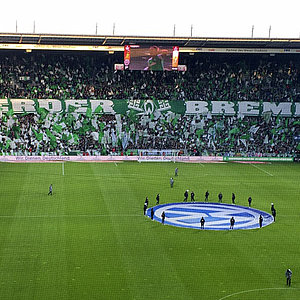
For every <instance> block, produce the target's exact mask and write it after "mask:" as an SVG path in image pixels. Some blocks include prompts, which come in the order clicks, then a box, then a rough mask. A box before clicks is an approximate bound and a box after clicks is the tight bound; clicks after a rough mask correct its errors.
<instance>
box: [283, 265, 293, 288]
mask: <svg viewBox="0 0 300 300" xmlns="http://www.w3.org/2000/svg"><path fill="white" fill-rule="evenodd" d="M292 274H293V272H292V271H291V269H287V270H286V272H285V277H286V285H288V286H291V283H292Z"/></svg>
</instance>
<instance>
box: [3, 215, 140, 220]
mask: <svg viewBox="0 0 300 300" xmlns="http://www.w3.org/2000/svg"><path fill="white" fill-rule="evenodd" d="M140 216H143V215H133V214H132V215H36V216H16V215H11V216H9V215H6V216H4V215H3V216H1V215H0V218H16V219H30V218H32V219H33V218H98V217H117V218H120V217H140Z"/></svg>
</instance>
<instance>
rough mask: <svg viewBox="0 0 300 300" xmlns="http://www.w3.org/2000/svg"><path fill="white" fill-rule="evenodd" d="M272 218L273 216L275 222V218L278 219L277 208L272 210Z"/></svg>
mask: <svg viewBox="0 0 300 300" xmlns="http://www.w3.org/2000/svg"><path fill="white" fill-rule="evenodd" d="M272 216H273V219H274V222H275V218H276V209H275V208H274V209H273V210H272Z"/></svg>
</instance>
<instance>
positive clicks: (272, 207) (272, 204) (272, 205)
mask: <svg viewBox="0 0 300 300" xmlns="http://www.w3.org/2000/svg"><path fill="white" fill-rule="evenodd" d="M274 209H275V207H274V203H271V212H272V213H273V210H274Z"/></svg>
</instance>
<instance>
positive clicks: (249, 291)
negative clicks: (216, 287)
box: [218, 287, 299, 300]
mask: <svg viewBox="0 0 300 300" xmlns="http://www.w3.org/2000/svg"><path fill="white" fill-rule="evenodd" d="M268 290H299V288H291V287H290V288H265V289H255V290H246V291H241V292H237V293H233V294H230V295H227V296H224V297H222V298H220V299H218V300H224V299H228V298H230V297H232V296H236V295H240V294H247V293H252V292H259V291H268Z"/></svg>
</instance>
